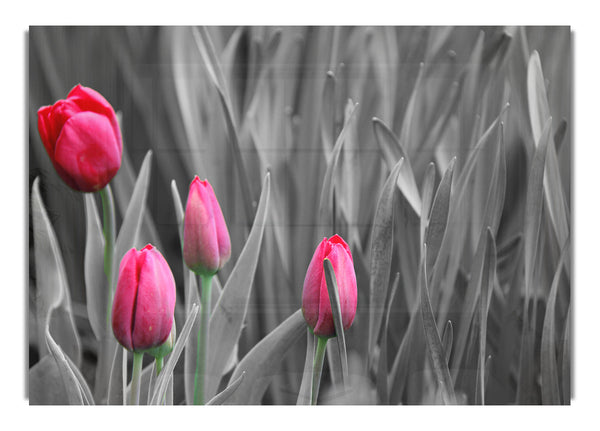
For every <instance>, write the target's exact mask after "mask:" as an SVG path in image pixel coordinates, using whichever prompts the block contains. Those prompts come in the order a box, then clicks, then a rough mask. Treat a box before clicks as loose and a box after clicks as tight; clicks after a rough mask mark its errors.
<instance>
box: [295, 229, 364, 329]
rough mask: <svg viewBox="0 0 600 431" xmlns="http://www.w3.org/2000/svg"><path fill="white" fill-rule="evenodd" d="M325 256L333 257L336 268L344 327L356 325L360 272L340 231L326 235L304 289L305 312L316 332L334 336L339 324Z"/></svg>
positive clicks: (316, 254) (313, 258) (309, 271)
mask: <svg viewBox="0 0 600 431" xmlns="http://www.w3.org/2000/svg"><path fill="white" fill-rule="evenodd" d="M324 259H329V260H330V261H331V264H332V266H333V271H334V272H335V278H336V281H337V285H338V294H339V297H340V308H341V312H342V325H343V327H344V330H346V329H348V328H349V327H350V325H352V321H353V320H354V316H355V315H356V301H357V289H356V274H355V272H354V264H353V261H352V253H351V252H350V247H348V244H346V242H345V241H344V240H343V239H342V238H341V237H340V236H338V235H333V236H332V237H331V238H329V239H327V238H323V241H321V243H320V244H319V246H318V247H317V249H316V250H315V254H314V255H313V257H312V260H311V261H310V264H309V265H308V269H307V270H306V277H305V278H304V288H303V290H302V313H303V314H304V319H305V320H306V323H308V326H310V327H311V328H312V330H313V332H314V334H315V335H318V336H322V337H333V336H335V327H334V323H333V314H332V312H331V303H330V302H329V293H328V292H327V282H326V281H325V273H324V270H323V260H324Z"/></svg>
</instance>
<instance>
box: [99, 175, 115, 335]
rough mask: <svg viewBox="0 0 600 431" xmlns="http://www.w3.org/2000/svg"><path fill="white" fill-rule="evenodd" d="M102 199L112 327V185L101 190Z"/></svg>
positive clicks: (108, 324) (113, 215)
mask: <svg viewBox="0 0 600 431" xmlns="http://www.w3.org/2000/svg"><path fill="white" fill-rule="evenodd" d="M100 198H101V199H102V220H103V232H104V273H105V274H106V280H107V281H108V301H107V305H106V324H107V327H110V314H111V308H112V296H113V291H112V269H113V255H114V251H115V202H114V199H113V194H112V190H111V189H110V185H108V184H107V185H106V187H104V188H103V189H102V190H100Z"/></svg>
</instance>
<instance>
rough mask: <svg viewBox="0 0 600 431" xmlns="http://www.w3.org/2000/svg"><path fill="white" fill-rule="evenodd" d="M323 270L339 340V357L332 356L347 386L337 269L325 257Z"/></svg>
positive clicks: (344, 339) (346, 360)
mask: <svg viewBox="0 0 600 431" xmlns="http://www.w3.org/2000/svg"><path fill="white" fill-rule="evenodd" d="M323 272H324V273H325V282H326V284H327V293H328V295H329V304H330V306H331V315H332V316H333V325H334V327H335V335H336V337H335V338H336V341H337V346H338V349H337V353H338V355H337V358H332V359H333V360H334V362H336V363H337V365H338V367H337V368H338V369H341V371H342V384H343V385H344V386H345V385H346V383H347V380H348V356H347V354H346V338H345V337H344V324H343V322H342V309H341V307H340V295H339V288H338V285H337V279H336V276H335V271H334V270H333V266H332V264H331V261H330V260H329V259H327V258H326V259H323Z"/></svg>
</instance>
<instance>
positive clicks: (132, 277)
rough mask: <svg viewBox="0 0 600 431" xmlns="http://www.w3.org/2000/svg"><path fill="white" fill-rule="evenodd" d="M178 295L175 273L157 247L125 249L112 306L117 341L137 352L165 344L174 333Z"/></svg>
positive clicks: (113, 325)
mask: <svg viewBox="0 0 600 431" xmlns="http://www.w3.org/2000/svg"><path fill="white" fill-rule="evenodd" d="M175 295H176V294H175V279H174V278H173V273H172V272H171V269H170V268H169V265H168V264H167V262H166V260H165V258H164V257H163V256H162V254H160V252H159V251H158V250H157V249H155V248H154V247H152V245H150V244H148V245H147V246H146V247H144V248H143V249H141V250H140V251H138V250H136V249H135V248H132V249H131V250H129V251H128V252H127V253H125V256H123V259H122V260H121V265H120V267H119V279H118V281H117V290H116V292H115V297H114V301H113V307H112V327H113V333H114V334H115V338H116V339H117V341H118V342H119V343H121V345H122V346H123V347H125V348H126V349H128V350H131V351H133V352H141V351H144V350H148V349H151V348H153V347H157V346H160V345H161V344H163V343H164V342H165V340H166V339H167V337H169V334H170V333H171V326H172V324H173V314H174V312H175Z"/></svg>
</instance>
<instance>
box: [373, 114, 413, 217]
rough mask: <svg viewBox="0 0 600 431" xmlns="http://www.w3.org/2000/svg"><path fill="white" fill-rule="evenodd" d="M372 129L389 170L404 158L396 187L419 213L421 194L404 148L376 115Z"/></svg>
mask: <svg viewBox="0 0 600 431" xmlns="http://www.w3.org/2000/svg"><path fill="white" fill-rule="evenodd" d="M407 120H408V119H407ZM403 128H404V125H403ZM373 130H374V133H375V138H376V141H377V143H378V144H379V149H380V150H381V156H382V157H383V160H384V161H385V163H386V165H387V167H388V169H389V170H390V171H391V170H392V169H393V168H394V165H395V164H396V163H397V162H398V160H400V159H401V158H404V164H403V165H402V169H401V170H400V175H399V176H398V182H397V184H398V188H399V189H400V191H401V192H402V194H403V195H404V197H406V200H407V201H408V203H409V204H410V206H411V207H412V209H413V210H414V211H415V214H417V215H420V214H421V205H422V204H421V196H420V194H419V189H418V187H417V183H416V181H415V174H414V173H413V170H412V167H411V164H410V160H409V159H408V154H407V152H406V150H405V149H404V147H403V145H402V144H401V142H400V140H399V139H398V138H397V137H396V135H395V134H394V132H392V131H391V130H390V129H389V127H388V126H387V125H386V124H385V123H384V122H383V121H382V120H380V119H379V118H377V117H374V118H373Z"/></svg>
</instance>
